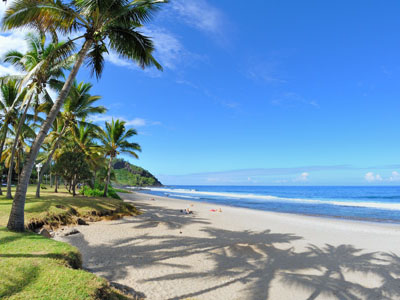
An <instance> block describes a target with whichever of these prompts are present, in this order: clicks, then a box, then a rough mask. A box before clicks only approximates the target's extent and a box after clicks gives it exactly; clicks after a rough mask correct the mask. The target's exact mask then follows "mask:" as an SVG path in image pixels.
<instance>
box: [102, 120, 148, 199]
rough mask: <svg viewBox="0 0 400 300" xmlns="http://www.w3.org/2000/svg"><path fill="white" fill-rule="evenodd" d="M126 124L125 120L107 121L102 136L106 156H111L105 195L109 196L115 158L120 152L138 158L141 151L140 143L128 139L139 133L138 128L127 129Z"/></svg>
mask: <svg viewBox="0 0 400 300" xmlns="http://www.w3.org/2000/svg"><path fill="white" fill-rule="evenodd" d="M125 124H126V122H124V121H120V120H116V121H114V119H113V120H112V121H111V123H109V122H106V123H105V131H104V132H103V134H102V136H101V137H100V138H101V141H102V143H103V146H104V151H105V153H106V156H109V157H110V158H109V161H108V168H107V170H108V171H107V178H106V182H105V187H104V195H103V196H104V197H107V192H108V185H109V184H110V175H111V168H112V162H113V159H114V158H116V157H117V155H118V154H120V153H124V154H129V155H131V156H133V157H135V158H138V155H137V154H136V152H137V151H141V148H140V146H139V144H136V143H131V142H129V141H128V140H129V139H130V138H131V137H133V136H135V135H137V132H136V130H135V129H128V130H126V128H125Z"/></svg>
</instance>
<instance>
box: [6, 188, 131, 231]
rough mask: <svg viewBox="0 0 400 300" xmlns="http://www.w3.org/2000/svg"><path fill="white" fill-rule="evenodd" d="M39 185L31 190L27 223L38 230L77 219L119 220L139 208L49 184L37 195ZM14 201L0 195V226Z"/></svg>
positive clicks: (69, 222)
mask: <svg viewBox="0 0 400 300" xmlns="http://www.w3.org/2000/svg"><path fill="white" fill-rule="evenodd" d="M35 189H36V187H34V186H31V187H29V189H28V193H27V197H26V205H25V224H26V227H27V228H30V229H35V228H38V227H41V226H43V225H46V226H48V227H52V228H57V227H59V226H63V225H68V224H75V223H76V220H77V219H78V218H82V219H85V220H87V221H98V220H100V219H118V218H121V217H122V216H127V215H134V214H137V213H138V211H137V210H136V209H135V208H134V207H133V206H132V205H130V204H127V203H124V202H123V201H121V200H118V199H111V198H102V197H86V196H81V195H77V196H75V197H72V195H70V194H69V193H68V192H67V191H66V190H64V189H59V192H58V193H54V191H53V189H50V188H49V187H48V188H47V189H45V190H42V191H41V198H40V199H37V198H36V197H35V191H36V190H35ZM11 205H12V200H7V199H5V197H4V196H0V226H6V225H7V221H8V217H9V214H10V211H11Z"/></svg>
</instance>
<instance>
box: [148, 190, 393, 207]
mask: <svg viewBox="0 0 400 300" xmlns="http://www.w3.org/2000/svg"><path fill="white" fill-rule="evenodd" d="M146 189H147V190H150V191H156V192H164V193H174V195H172V194H171V197H183V198H185V197H188V196H187V195H192V196H193V195H200V196H203V197H205V198H206V197H207V196H211V197H219V198H231V199H252V200H261V201H275V202H296V203H305V204H328V205H337V206H347V207H364V208H374V209H384V210H400V203H387V202H357V201H338V200H317V199H301V198H282V197H276V196H270V195H257V194H244V193H243V194H241V193H225V192H206V191H196V190H189V189H168V188H146ZM182 194H184V195H182ZM185 195H186V196H185Z"/></svg>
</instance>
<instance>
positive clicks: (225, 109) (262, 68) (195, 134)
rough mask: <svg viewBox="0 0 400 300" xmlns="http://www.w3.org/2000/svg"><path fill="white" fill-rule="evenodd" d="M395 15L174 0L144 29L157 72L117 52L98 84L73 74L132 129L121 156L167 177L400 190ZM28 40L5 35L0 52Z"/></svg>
mask: <svg viewBox="0 0 400 300" xmlns="http://www.w3.org/2000/svg"><path fill="white" fill-rule="evenodd" d="M4 9H5V7H4V4H3V3H0V15H2V14H3V13H4ZM399 14H400V2H399V1H396V0H387V1H384V2H382V1H371V0H354V1H343V0H336V1H317V0H314V1H311V0H305V1H287V0H279V1H278V0H275V1H272V0H271V1H265V0H255V1H252V2H251V5H250V4H249V2H247V1H228V0H219V1H210V0H171V1H170V3H169V4H166V5H163V7H162V10H161V11H160V12H159V13H158V14H157V15H156V16H155V18H154V19H153V20H152V21H151V22H150V23H149V24H147V25H146V26H145V27H144V28H143V29H141V30H142V32H143V33H144V34H147V35H148V36H150V37H152V38H153V40H154V42H155V45H156V48H157V51H156V53H155V57H156V58H157V59H158V61H159V62H160V63H161V64H162V65H163V67H164V71H163V72H159V71H157V70H155V69H146V70H142V69H140V68H138V67H137V66H136V65H135V64H134V63H131V62H128V61H125V60H123V59H121V58H119V57H118V56H117V55H116V54H115V53H110V54H109V55H108V57H107V63H106V67H105V70H104V73H103V75H102V77H101V79H100V80H99V81H96V79H95V78H91V77H90V71H89V70H86V69H82V70H81V71H80V73H79V75H78V80H79V81H81V80H85V81H91V82H93V83H94V87H93V90H92V91H93V94H97V95H101V96H102V100H101V104H103V105H105V106H106V107H108V108H109V111H108V112H107V114H106V115H103V116H100V117H96V118H94V119H93V121H94V122H97V123H99V124H103V123H104V121H106V120H110V119H111V118H112V117H114V118H121V119H124V120H125V121H126V122H127V125H128V126H130V127H133V128H136V129H137V130H138V132H139V135H138V136H137V137H136V138H135V141H136V142H138V143H139V144H140V145H141V146H142V149H143V151H142V153H140V158H139V160H136V159H133V158H129V157H124V158H125V159H127V160H129V161H130V162H132V163H134V164H136V165H139V166H141V167H143V168H145V169H147V170H149V171H150V172H152V173H153V174H155V175H156V176H157V177H158V178H159V179H160V180H161V182H162V183H164V184H167V185H196V184H197V185H398V184H399V183H400V117H399V116H400V86H399V84H398V83H399V81H400V34H399V28H400V18H399V17H398V16H399ZM23 38H24V33H22V32H9V33H3V34H1V35H0V55H3V54H4V52H5V51H7V50H9V49H14V48H17V49H20V50H21V49H22V50H23V49H24V47H25V46H24V40H23ZM13 72H15V70H14V69H13V68H12V67H10V66H9V65H6V64H0V75H4V74H6V73H13Z"/></svg>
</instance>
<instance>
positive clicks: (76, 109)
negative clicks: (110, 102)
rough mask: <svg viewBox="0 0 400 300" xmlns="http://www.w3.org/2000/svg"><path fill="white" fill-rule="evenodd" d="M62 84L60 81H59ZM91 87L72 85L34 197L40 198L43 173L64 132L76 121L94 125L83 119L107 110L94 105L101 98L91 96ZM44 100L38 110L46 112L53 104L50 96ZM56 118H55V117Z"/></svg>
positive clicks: (89, 84) (70, 129)
mask: <svg viewBox="0 0 400 300" xmlns="http://www.w3.org/2000/svg"><path fill="white" fill-rule="evenodd" d="M61 84H62V83H61ZM92 87H93V85H92V84H91V83H84V82H81V83H79V84H78V83H77V82H76V81H75V82H74V84H73V85H72V88H71V90H70V93H69V95H68V97H67V99H66V100H65V103H64V109H63V111H62V112H61V114H59V118H60V120H59V121H58V123H62V124H63V125H62V126H61V131H60V132H55V133H56V134H57V138H56V139H55V141H54V146H53V150H52V151H51V152H50V154H49V156H48V159H47V161H46V162H45V164H44V167H43V168H42V170H43V171H42V172H41V173H40V176H39V181H38V183H37V188H36V197H37V198H40V185H41V183H42V180H43V175H44V172H45V170H47V168H48V167H49V166H50V163H51V159H52V157H53V154H54V151H56V150H57V148H58V146H59V144H60V141H61V139H62V138H63V137H64V134H65V133H66V132H68V131H72V130H73V129H74V127H75V126H76V124H77V123H85V124H87V126H92V127H93V126H95V125H93V124H90V123H89V124H88V123H86V122H85V121H84V120H85V118H86V117H88V116H91V115H94V114H102V113H105V112H106V111H107V109H106V108H105V107H104V106H95V105H94V104H95V102H97V101H99V100H100V99H101V97H100V96H92V95H91V94H90V90H91V88H92ZM45 99H46V101H45V102H44V103H43V104H42V105H40V107H39V111H41V112H45V113H48V112H49V111H50V110H51V107H52V106H53V105H54V104H53V101H52V99H51V97H50V96H49V95H48V94H46V97H45ZM56 120H57V119H56Z"/></svg>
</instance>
